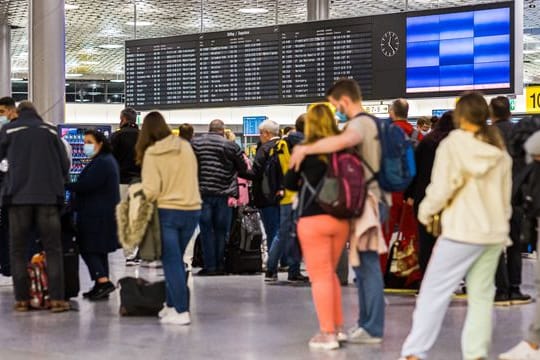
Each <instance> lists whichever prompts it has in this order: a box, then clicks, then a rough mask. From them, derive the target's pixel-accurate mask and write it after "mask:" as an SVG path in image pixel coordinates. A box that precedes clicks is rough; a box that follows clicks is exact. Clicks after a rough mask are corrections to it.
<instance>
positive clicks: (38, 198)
mask: <svg viewBox="0 0 540 360" xmlns="http://www.w3.org/2000/svg"><path fill="white" fill-rule="evenodd" d="M17 110H18V114H19V117H18V119H17V121H16V122H12V123H10V124H8V125H6V126H4V127H3V128H2V129H1V130H0V159H7V168H8V171H7V174H6V177H5V180H4V184H3V189H2V202H3V205H4V206H7V207H8V212H9V223H10V227H9V231H10V234H11V249H10V259H11V272H12V276H13V286H14V290H15V299H16V304H15V310H17V311H27V310H29V307H30V306H29V300H30V294H29V278H28V274H27V271H26V266H27V256H28V245H29V244H28V239H29V238H30V234H31V230H32V228H33V226H34V225H35V226H36V227H37V228H38V230H39V234H40V239H41V242H42V243H43V247H44V249H45V252H46V254H47V270H48V278H49V294H50V298H51V306H52V311H53V312H61V311H66V310H69V304H68V303H67V302H65V301H64V264H63V257H62V244H61V233H60V208H61V206H62V205H63V202H64V184H65V180H66V179H67V176H68V173H69V159H68V156H67V153H66V150H65V147H64V145H63V144H62V141H61V140H60V137H59V136H58V134H57V130H56V127H55V126H53V125H51V124H48V123H45V122H44V121H43V119H42V118H41V117H40V116H39V115H38V114H37V111H36V109H35V108H34V106H33V105H32V103H30V102H27V101H23V102H22V103H21V104H19V107H18V109H17Z"/></svg>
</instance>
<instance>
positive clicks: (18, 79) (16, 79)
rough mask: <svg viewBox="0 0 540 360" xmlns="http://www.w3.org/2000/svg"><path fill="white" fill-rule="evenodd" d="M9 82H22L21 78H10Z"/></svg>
mask: <svg viewBox="0 0 540 360" xmlns="http://www.w3.org/2000/svg"><path fill="white" fill-rule="evenodd" d="M11 81H24V79H23V78H11Z"/></svg>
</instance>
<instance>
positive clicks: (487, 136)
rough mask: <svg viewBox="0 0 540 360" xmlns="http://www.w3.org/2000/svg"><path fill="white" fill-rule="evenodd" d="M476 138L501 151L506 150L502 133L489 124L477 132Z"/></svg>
mask: <svg viewBox="0 0 540 360" xmlns="http://www.w3.org/2000/svg"><path fill="white" fill-rule="evenodd" d="M475 137H476V138H477V139H478V140H481V141H483V142H485V143H488V144H490V145H493V146H496V147H498V148H499V149H501V150H505V149H506V145H505V144H504V139H503V137H502V135H501V132H500V130H499V129H498V128H496V127H495V126H489V125H487V124H484V125H482V126H481V127H480V130H478V131H477V132H476V134H475Z"/></svg>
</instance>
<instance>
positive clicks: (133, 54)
mask: <svg viewBox="0 0 540 360" xmlns="http://www.w3.org/2000/svg"><path fill="white" fill-rule="evenodd" d="M486 8H508V9H510V10H511V11H510V10H509V11H510V14H511V15H513V4H512V3H496V4H488V5H480V6H473V7H462V8H454V9H437V10H430V11H426V12H412V13H398V14H388V15H377V16H368V17H361V18H349V19H339V20H327V21H316V22H308V23H300V24H289V25H279V26H270V27H261V28H250V29H242V30H233V31H223V32H213V33H202V34H193V35H182V36H176V37H168V38H157V39H143V40H133V41H127V42H126V59H125V60H126V61H125V68H126V105H127V106H131V107H134V108H136V109H137V110H148V109H153V108H157V109H181V108H195V107H218V106H222V107H227V106H249V105H271V104H294V103H309V102H313V101H318V100H321V99H323V98H324V94H325V92H326V90H327V89H328V88H329V86H330V85H331V84H332V83H333V82H334V81H335V80H337V79H339V78H344V77H346V78H354V79H356V80H357V81H358V82H359V83H360V85H361V88H362V93H363V97H364V99H366V100H371V99H391V98H395V97H401V96H405V95H409V96H411V95H414V94H407V89H408V87H407V84H408V83H411V81H413V78H412V77H411V78H410V79H409V77H410V76H409V75H410V74H409V73H410V72H411V71H410V70H409V69H408V64H409V62H410V59H409V57H407V52H408V51H409V50H410V49H409V48H410V47H411V46H410V45H409V43H410V41H411V39H410V36H408V35H410V34H408V31H409V28H408V24H409V27H410V22H411V20H410V19H412V18H413V17H418V15H426V16H429V15H432V14H435V15H436V14H440V13H457V12H460V11H461V12H463V11H469V12H470V11H471V9H472V10H476V9H486ZM510 19H511V21H512V23H513V20H512V16H510ZM508 28H509V31H510V34H509V39H510V40H509V42H510V44H509V46H510V47H511V46H512V45H513V36H514V34H513V31H514V30H513V27H512V26H511V25H510V26H508ZM411 36H412V35H411ZM458 50H459V49H457V48H456V49H454V51H458ZM488 50H489V49H488ZM513 68H514V64H513V63H511V64H510V66H509V67H508V69H507V70H508V72H509V73H511V72H512V71H513ZM452 89H453V90H455V91H456V92H458V91H459V90H461V89H458V88H455V89H454V88H452ZM513 89H514V82H513V78H512V79H511V83H510V84H508V88H507V89H506V90H507V92H512V91H513ZM428 90H429V89H428ZM422 95H424V96H425V95H426V94H425V93H422Z"/></svg>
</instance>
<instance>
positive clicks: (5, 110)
mask: <svg viewBox="0 0 540 360" xmlns="http://www.w3.org/2000/svg"><path fill="white" fill-rule="evenodd" d="M17 117H18V115H17V106H16V104H15V100H14V99H13V98H10V97H3V98H1V99H0V126H4V125H6V124H9V123H10V122H12V121H15V120H17Z"/></svg>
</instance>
